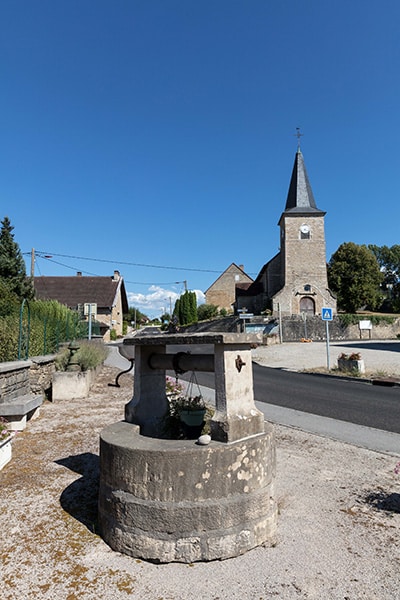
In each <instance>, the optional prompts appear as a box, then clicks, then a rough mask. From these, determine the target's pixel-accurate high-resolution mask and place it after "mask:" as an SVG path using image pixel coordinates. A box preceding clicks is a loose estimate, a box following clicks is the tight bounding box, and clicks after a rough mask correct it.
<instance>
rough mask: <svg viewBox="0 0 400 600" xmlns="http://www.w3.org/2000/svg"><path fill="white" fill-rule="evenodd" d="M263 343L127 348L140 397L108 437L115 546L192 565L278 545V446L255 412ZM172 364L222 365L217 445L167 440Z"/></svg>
mask: <svg viewBox="0 0 400 600" xmlns="http://www.w3.org/2000/svg"><path fill="white" fill-rule="evenodd" d="M255 342H258V338H257V337H256V336H254V335H247V334H223V333H221V334H201V335H199V334H194V335H190V334H189V335H180V334H165V335H159V336H154V337H149V336H143V337H137V338H131V339H129V340H125V342H124V345H125V346H128V347H125V348H124V354H129V345H132V344H135V355H136V356H135V361H136V362H135V378H134V396H133V399H132V400H131V401H130V402H129V403H128V404H127V406H126V414H125V421H122V422H119V423H114V424H111V425H109V426H108V427H106V428H105V429H104V430H103V431H102V432H101V436H100V492H99V521H100V529H101V535H102V537H103V538H104V540H105V541H106V542H107V543H108V544H109V545H110V546H111V548H113V549H114V550H117V551H119V552H122V553H125V554H128V555H131V556H133V557H137V558H142V559H145V560H150V561H154V562H161V563H165V562H173V561H178V562H185V563H191V562H195V561H209V560H215V559H225V558H230V557H235V556H238V555H240V554H243V553H244V552H246V551H247V550H250V549H251V548H255V547H256V546H259V545H262V544H267V545H271V544H274V543H275V541H276V540H275V538H276V520H277V510H276V502H275V499H274V479H275V440H274V431H273V428H272V426H271V425H269V424H267V423H266V422H265V421H264V418H263V415H262V413H261V412H260V411H258V410H257V408H256V407H255V404H254V397H253V381H252V367H251V347H252V344H254V343H255ZM171 344H188V345H189V344H196V345H198V344H212V345H213V346H214V353H213V355H195V354H193V355H184V354H182V353H179V357H178V358H179V360H178V359H177V356H176V354H169V353H168V352H166V350H167V349H168V346H170V345H171ZM131 349H132V348H131ZM212 357H214V358H212ZM171 361H172V363H173V364H174V365H175V367H176V366H177V364H178V363H179V362H180V365H179V367H180V370H182V364H186V365H187V366H190V369H191V370H201V369H202V368H203V369H205V368H206V369H207V370H210V367H213V370H214V372H215V389H216V411H215V414H214V417H213V420H212V422H211V437H212V440H211V443H210V444H209V445H206V446H202V445H199V444H198V443H196V441H195V440H171V439H163V438H162V431H163V428H162V421H163V417H164V416H165V413H166V410H167V407H168V404H167V398H166V395H165V370H166V369H167V370H168V369H169V368H170V365H171ZM196 365H198V366H197V367H196Z"/></svg>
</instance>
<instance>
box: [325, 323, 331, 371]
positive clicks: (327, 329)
mask: <svg viewBox="0 0 400 600" xmlns="http://www.w3.org/2000/svg"><path fill="white" fill-rule="evenodd" d="M325 324H326V365H327V367H328V371H330V370H331V367H330V364H329V321H325Z"/></svg>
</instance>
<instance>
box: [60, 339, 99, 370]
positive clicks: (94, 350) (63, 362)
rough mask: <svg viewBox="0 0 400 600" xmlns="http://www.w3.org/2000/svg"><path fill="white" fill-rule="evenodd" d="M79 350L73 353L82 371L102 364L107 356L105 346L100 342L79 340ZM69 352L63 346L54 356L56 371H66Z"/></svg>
mask: <svg viewBox="0 0 400 600" xmlns="http://www.w3.org/2000/svg"><path fill="white" fill-rule="evenodd" d="M78 345H79V350H78V351H77V353H76V354H75V358H76V360H77V363H78V364H79V366H80V368H81V370H82V371H89V369H95V368H96V367H98V366H100V365H102V364H103V362H104V361H105V359H106V358H107V354H108V351H107V348H106V347H105V346H104V344H103V343H102V342H98V341H95V342H89V341H83V340H81V341H79V342H78ZM69 357H70V352H69V350H68V347H67V348H64V349H63V350H62V351H61V352H59V353H58V354H57V356H56V360H55V364H56V369H57V370H58V371H66V369H67V367H68V361H69Z"/></svg>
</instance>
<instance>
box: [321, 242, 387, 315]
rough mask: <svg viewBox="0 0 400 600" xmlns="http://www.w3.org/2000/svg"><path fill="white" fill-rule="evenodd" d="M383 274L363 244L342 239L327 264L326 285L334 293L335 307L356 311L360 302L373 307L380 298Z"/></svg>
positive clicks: (377, 303)
mask: <svg viewBox="0 0 400 600" xmlns="http://www.w3.org/2000/svg"><path fill="white" fill-rule="evenodd" d="M382 279H383V275H382V273H381V271H380V268H379V263H378V261H377V259H376V256H375V255H374V253H373V252H372V251H371V250H369V249H368V248H367V246H365V245H362V246H358V245H357V244H354V243H353V242H346V243H344V244H342V245H341V246H339V248H338V249H337V250H336V252H335V253H334V254H333V255H332V257H331V260H330V261H329V264H328V282H329V287H330V289H331V290H332V291H333V292H335V293H336V294H337V301H338V308H340V309H341V310H344V311H346V312H350V313H352V312H356V311H357V310H358V309H360V308H362V307H363V306H367V307H368V308H370V309H371V310H375V309H376V308H377V307H379V305H380V304H381V302H382V297H381V293H380V288H379V286H380V284H381V282H382Z"/></svg>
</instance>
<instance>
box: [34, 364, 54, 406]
mask: <svg viewBox="0 0 400 600" xmlns="http://www.w3.org/2000/svg"><path fill="white" fill-rule="evenodd" d="M54 360H55V354H49V355H48V356H34V357H33V358H31V363H32V364H31V367H30V369H29V381H30V387H31V392H32V393H33V394H41V395H42V397H43V399H44V398H45V397H46V398H50V397H51V386H52V379H53V373H55V370H56V367H55V362H54Z"/></svg>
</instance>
